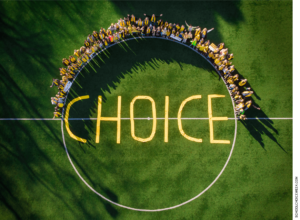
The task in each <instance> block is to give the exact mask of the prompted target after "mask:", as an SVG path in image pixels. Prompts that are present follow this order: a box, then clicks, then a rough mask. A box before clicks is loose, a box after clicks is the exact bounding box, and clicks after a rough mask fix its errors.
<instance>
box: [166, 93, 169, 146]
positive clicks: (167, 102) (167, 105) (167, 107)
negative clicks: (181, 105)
mask: <svg viewBox="0 0 300 220" xmlns="http://www.w3.org/2000/svg"><path fill="white" fill-rule="evenodd" d="M168 140H169V96H166V97H165V142H168Z"/></svg>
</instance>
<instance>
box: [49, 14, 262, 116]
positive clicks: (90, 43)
mask: <svg viewBox="0 0 300 220" xmlns="http://www.w3.org/2000/svg"><path fill="white" fill-rule="evenodd" d="M144 16H145V19H144V20H142V19H141V18H139V19H136V17H135V16H134V15H127V17H124V18H123V19H122V18H120V19H119V21H118V23H115V24H113V23H112V24H111V25H110V26H109V27H108V28H107V30H106V29H105V28H102V27H101V28H100V31H99V32H97V31H93V33H92V34H89V35H88V36H87V39H86V40H85V41H84V46H82V47H81V48H80V49H79V50H74V56H69V59H66V58H63V59H62V63H63V65H65V66H66V68H59V71H60V75H61V76H62V79H61V80H59V79H53V80H52V85H51V86H50V87H53V86H57V87H58V93H57V95H56V96H55V97H51V103H52V104H53V105H55V108H54V117H53V119H54V118H55V117H61V116H62V115H61V113H62V109H63V107H64V103H65V99H66V94H67V92H68V90H69V89H70V86H71V85H72V81H73V79H74V76H75V74H76V73H78V72H79V71H81V69H82V68H83V67H84V66H85V64H87V63H88V62H89V61H90V60H91V59H92V58H93V57H94V56H95V54H96V53H97V52H100V51H103V50H104V49H105V48H106V47H107V46H109V45H112V44H115V43H119V42H122V41H124V39H127V38H132V37H133V38H134V37H143V36H152V37H164V38H167V39H170V40H174V41H179V42H182V43H184V44H188V45H189V46H190V47H192V48H193V49H194V50H196V51H198V53H200V54H202V55H204V56H205V57H207V60H209V62H211V63H212V64H213V65H214V66H215V69H216V70H217V71H218V72H219V74H220V75H221V76H222V77H223V79H224V81H225V83H226V85H227V88H228V90H229V91H230V95H231V97H232V98H233V99H234V101H235V104H236V106H235V108H234V109H235V114H236V115H237V116H239V118H240V119H241V120H245V119H246V116H245V111H246V110H248V109H249V108H250V107H254V108H256V109H258V110H260V108H258V107H256V106H255V105H254V104H253V103H252V100H251V98H250V96H251V95H252V94H253V91H252V90H251V88H250V87H246V86H247V79H240V78H239V75H238V74H235V73H234V72H235V68H234V65H232V62H231V60H232V59H233V58H234V57H233V54H232V53H231V54H229V53H228V48H224V46H225V45H224V43H220V44H219V45H217V46H216V45H215V44H214V43H210V40H206V38H207V34H208V33H209V32H211V31H213V30H214V28H212V29H210V30H207V28H203V29H201V27H199V26H192V25H189V24H187V22H185V24H186V26H185V25H179V24H176V23H173V24H172V23H171V22H170V23H169V22H168V21H163V20H162V19H159V18H160V17H162V16H163V15H162V14H160V15H155V14H152V15H147V14H144Z"/></svg>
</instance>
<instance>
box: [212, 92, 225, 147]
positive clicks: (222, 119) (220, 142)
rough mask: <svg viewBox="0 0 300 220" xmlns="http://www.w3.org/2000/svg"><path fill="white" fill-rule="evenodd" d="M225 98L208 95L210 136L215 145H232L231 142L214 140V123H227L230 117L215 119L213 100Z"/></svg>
mask: <svg viewBox="0 0 300 220" xmlns="http://www.w3.org/2000/svg"><path fill="white" fill-rule="evenodd" d="M219 97H225V95H208V117H209V134H210V143H213V144H230V141H229V140H214V126H213V121H226V120H228V117H213V116H212V105H211V99H212V98H219Z"/></svg>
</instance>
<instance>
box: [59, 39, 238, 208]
mask: <svg viewBox="0 0 300 220" xmlns="http://www.w3.org/2000/svg"><path fill="white" fill-rule="evenodd" d="M150 38H151V37H150ZM127 40H130V39H127ZM165 40H167V39H165ZM180 44H182V43H180ZM115 45H116V44H115ZM182 45H184V44H182ZM184 46H187V45H184ZM187 47H188V46H187ZM190 49H192V48H190ZM194 51H195V50H194ZM195 52H197V51H195ZM198 54H199V55H201V56H202V57H203V58H204V59H206V57H205V56H203V55H202V54H200V53H198ZM206 60H207V59H206ZM209 63H210V62H209ZM210 64H211V63H210ZM211 65H212V66H213V64H211ZM217 73H218V74H219V75H220V73H219V72H218V71H217ZM78 74H79V73H77V74H76V76H75V77H74V80H75V79H76V77H77V75H78ZM220 76H221V75H220ZM221 78H222V80H223V82H224V83H225V81H224V79H223V77H221ZM225 85H226V84H225ZM227 91H228V93H229V95H230V92H229V90H228V89H227ZM68 94H69V93H68ZM68 94H67V96H68ZM67 96H66V97H67ZM230 97H231V96H230ZM231 101H232V107H233V112H234V101H233V98H232V97H231ZM63 114H64V111H63V113H62V115H63ZM234 120H235V130H234V138H233V143H232V147H231V150H230V153H229V156H228V158H227V160H226V162H225V165H224V166H223V168H222V170H221V172H220V173H219V174H218V176H217V177H216V178H215V179H214V180H213V182H212V183H211V184H210V185H209V186H208V187H206V188H205V189H204V190H203V191H202V192H201V193H199V194H198V195H196V196H195V197H193V198H191V199H189V200H187V201H185V202H183V203H180V204H178V205H175V206H171V207H167V208H162V209H138V208H132V207H129V206H125V205H121V204H119V203H116V202H114V201H112V200H110V199H108V198H106V197H104V196H103V195H101V194H100V193H98V192H97V191H96V190H95V189H93V188H92V187H91V186H90V185H89V184H88V183H87V182H86V181H85V180H84V179H83V177H82V176H81V175H80V173H79V172H78V170H77V169H76V167H75V165H74V164H73V162H72V160H71V157H70V155H69V152H68V149H67V146H66V142H65V136H64V129H63V123H64V122H63V121H64V119H63V117H62V119H61V131H62V138H63V144H64V148H65V151H66V153H67V156H68V159H69V161H70V163H71V165H72V167H73V169H74V170H75V172H76V173H77V175H78V176H79V178H80V179H81V180H82V181H83V182H84V184H85V185H86V186H87V187H89V188H90V189H91V190H92V191H93V192H94V193H95V194H97V195H98V196H100V197H101V198H103V199H104V200H106V201H108V202H110V203H112V204H114V205H116V206H119V207H122V208H126V209H130V210H134V211H140V212H160V211H166V210H170V209H175V208H178V207H180V206H183V205H185V204H187V203H189V202H192V201H193V200H195V199H197V198H198V197H200V196H201V195H202V194H203V193H205V192H206V191H207V190H208V189H209V188H210V187H211V186H212V185H213V184H214V183H215V182H216V181H217V180H218V179H219V177H220V176H221V175H222V173H223V172H224V170H225V168H226V166H227V164H228V163H229V160H230V158H231V155H232V152H233V149H234V145H235V141H236V134H237V118H234Z"/></svg>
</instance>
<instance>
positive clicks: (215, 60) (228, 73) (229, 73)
mask: <svg viewBox="0 0 300 220" xmlns="http://www.w3.org/2000/svg"><path fill="white" fill-rule="evenodd" d="M207 45H209V46H205V47H208V48H207V51H203V50H202V49H201V47H199V49H198V50H199V52H200V53H201V54H202V55H204V56H206V57H207V58H208V60H209V61H210V62H211V63H212V64H213V65H214V66H215V69H216V70H217V71H218V72H219V73H220V75H221V76H222V77H223V78H224V81H225V83H226V86H227V88H228V90H229V92H230V95H231V96H232V98H233V99H234V101H235V104H236V106H235V108H234V109H235V114H236V115H237V116H239V118H240V119H241V120H245V119H246V115H245V111H247V110H248V109H249V108H250V107H253V108H255V109H257V110H260V108H259V107H257V106H255V105H254V104H253V101H252V99H251V98H250V97H251V95H252V94H253V91H252V89H251V87H249V85H248V81H247V79H242V78H240V76H239V74H237V73H236V71H235V67H234V65H232V62H231V60H232V59H233V54H229V53H228V48H224V46H225V45H224V43H220V44H219V45H218V46H216V45H214V44H213V43H211V44H210V42H209V40H208V44H207ZM195 49H196V50H197V48H195ZM247 86H248V87H247Z"/></svg>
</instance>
